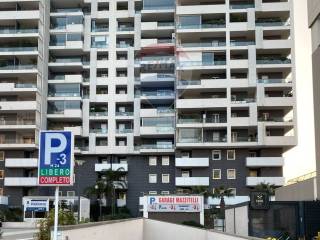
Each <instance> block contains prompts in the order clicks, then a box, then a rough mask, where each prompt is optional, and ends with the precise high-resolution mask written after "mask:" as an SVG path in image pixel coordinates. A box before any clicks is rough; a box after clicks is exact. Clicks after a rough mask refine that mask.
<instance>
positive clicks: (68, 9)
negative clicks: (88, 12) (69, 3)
mask: <svg viewBox="0 0 320 240" xmlns="http://www.w3.org/2000/svg"><path fill="white" fill-rule="evenodd" d="M51 11H52V12H53V13H74V12H82V9H81V8H55V9H52V10H51Z"/></svg>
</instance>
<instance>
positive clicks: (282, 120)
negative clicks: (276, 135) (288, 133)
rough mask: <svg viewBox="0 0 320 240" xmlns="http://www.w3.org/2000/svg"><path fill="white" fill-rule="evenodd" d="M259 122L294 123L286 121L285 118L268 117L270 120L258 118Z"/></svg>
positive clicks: (290, 120)
mask: <svg viewBox="0 0 320 240" xmlns="http://www.w3.org/2000/svg"><path fill="white" fill-rule="evenodd" d="M258 121H259V122H292V121H293V119H292V118H291V119H285V118H283V117H268V118H264V117H259V118H258Z"/></svg>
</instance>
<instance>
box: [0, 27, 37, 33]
mask: <svg viewBox="0 0 320 240" xmlns="http://www.w3.org/2000/svg"><path fill="white" fill-rule="evenodd" d="M38 31H39V30H38V29H36V28H34V29H32V28H30V29H0V34H18V33H38Z"/></svg>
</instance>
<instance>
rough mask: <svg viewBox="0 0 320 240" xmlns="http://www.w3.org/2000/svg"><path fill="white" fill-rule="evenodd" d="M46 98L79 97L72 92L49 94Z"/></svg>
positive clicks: (77, 93)
mask: <svg viewBox="0 0 320 240" xmlns="http://www.w3.org/2000/svg"><path fill="white" fill-rule="evenodd" d="M48 96H49V97H80V96H81V95H80V93H79V92H73V93H71V92H70V93H62V92H60V93H58V92H49V93H48Z"/></svg>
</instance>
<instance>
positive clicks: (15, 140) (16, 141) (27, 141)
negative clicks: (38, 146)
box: [0, 138, 35, 144]
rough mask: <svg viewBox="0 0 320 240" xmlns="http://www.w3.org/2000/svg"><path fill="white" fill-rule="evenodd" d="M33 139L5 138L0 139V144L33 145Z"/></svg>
mask: <svg viewBox="0 0 320 240" xmlns="http://www.w3.org/2000/svg"><path fill="white" fill-rule="evenodd" d="M34 143H35V140H34V138H5V139H0V144H34Z"/></svg>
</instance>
